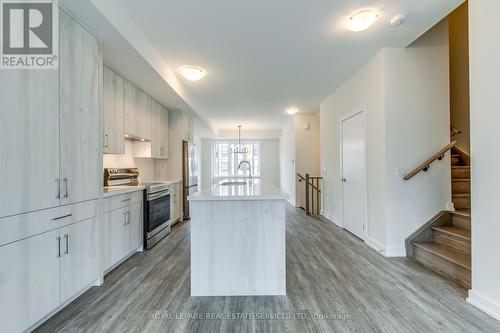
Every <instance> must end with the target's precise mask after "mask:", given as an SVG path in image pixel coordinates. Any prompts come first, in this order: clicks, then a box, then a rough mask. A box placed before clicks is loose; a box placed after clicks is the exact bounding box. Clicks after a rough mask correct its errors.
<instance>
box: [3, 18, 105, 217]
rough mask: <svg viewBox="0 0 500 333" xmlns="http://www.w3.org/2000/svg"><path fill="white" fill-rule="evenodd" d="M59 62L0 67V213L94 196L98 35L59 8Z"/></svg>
mask: <svg viewBox="0 0 500 333" xmlns="http://www.w3.org/2000/svg"><path fill="white" fill-rule="evenodd" d="M59 36H60V49H59V51H60V52H59V53H60V55H59V70H13V71H2V79H1V80H0V101H1V103H0V112H1V115H2V116H1V117H0V183H1V184H2V191H1V193H0V217H4V216H11V215H17V214H23V213H26V212H30V211H36V210H41V209H46V208H51V207H56V206H59V205H61V204H68V203H74V202H80V201H85V200H90V199H94V198H97V197H98V196H99V193H100V190H101V186H100V185H101V172H102V169H101V168H100V167H99V165H100V147H99V137H100V135H99V110H98V64H99V57H98V54H99V53H98V51H99V50H98V42H97V40H96V39H95V38H94V37H93V36H92V35H91V34H90V33H89V32H87V31H86V30H85V29H83V28H82V27H81V26H80V25H79V24H78V23H77V22H75V21H74V20H73V19H72V18H71V17H69V16H68V15H67V14H66V13H65V12H64V11H62V10H61V11H60V35H59Z"/></svg>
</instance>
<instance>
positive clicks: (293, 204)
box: [286, 196, 296, 208]
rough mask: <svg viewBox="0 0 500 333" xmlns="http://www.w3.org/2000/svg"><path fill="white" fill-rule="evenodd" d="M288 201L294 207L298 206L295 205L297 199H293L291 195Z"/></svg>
mask: <svg viewBox="0 0 500 333" xmlns="http://www.w3.org/2000/svg"><path fill="white" fill-rule="evenodd" d="M286 201H288V203H289V204H290V205H292V206H293V207H294V208H296V206H295V201H293V200H292V198H290V196H289V198H288V199H286Z"/></svg>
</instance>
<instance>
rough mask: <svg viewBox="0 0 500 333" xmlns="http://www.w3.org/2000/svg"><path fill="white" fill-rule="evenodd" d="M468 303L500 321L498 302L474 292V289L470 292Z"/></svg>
mask: <svg viewBox="0 0 500 333" xmlns="http://www.w3.org/2000/svg"><path fill="white" fill-rule="evenodd" d="M467 302H469V303H470V304H472V305H474V306H475V307H476V308H478V309H479V310H481V311H483V312H485V313H487V314H489V315H490V316H492V317H493V318H495V319H496V320H498V321H500V304H498V303H497V302H495V301H493V300H491V299H489V298H488V297H485V296H483V295H481V294H479V293H477V292H475V291H473V290H472V289H470V290H469V297H467Z"/></svg>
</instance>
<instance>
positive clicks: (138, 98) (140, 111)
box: [123, 81, 151, 140]
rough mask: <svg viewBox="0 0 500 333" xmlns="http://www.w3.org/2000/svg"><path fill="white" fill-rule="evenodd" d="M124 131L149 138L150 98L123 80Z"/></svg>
mask: <svg viewBox="0 0 500 333" xmlns="http://www.w3.org/2000/svg"><path fill="white" fill-rule="evenodd" d="M123 86H124V90H123V95H124V112H125V133H126V134H129V135H131V136H133V137H137V138H142V139H146V140H151V99H150V97H149V96H148V95H147V94H145V93H144V92H143V91H142V90H140V89H137V88H136V87H134V86H133V85H132V84H131V83H130V82H127V81H125V82H124V85H123Z"/></svg>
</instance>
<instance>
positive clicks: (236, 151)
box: [231, 125, 248, 154]
mask: <svg viewBox="0 0 500 333" xmlns="http://www.w3.org/2000/svg"><path fill="white" fill-rule="evenodd" d="M231 153H233V154H247V153H248V147H244V146H243V145H242V144H241V125H238V144H237V145H236V148H234V147H233V148H231Z"/></svg>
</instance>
